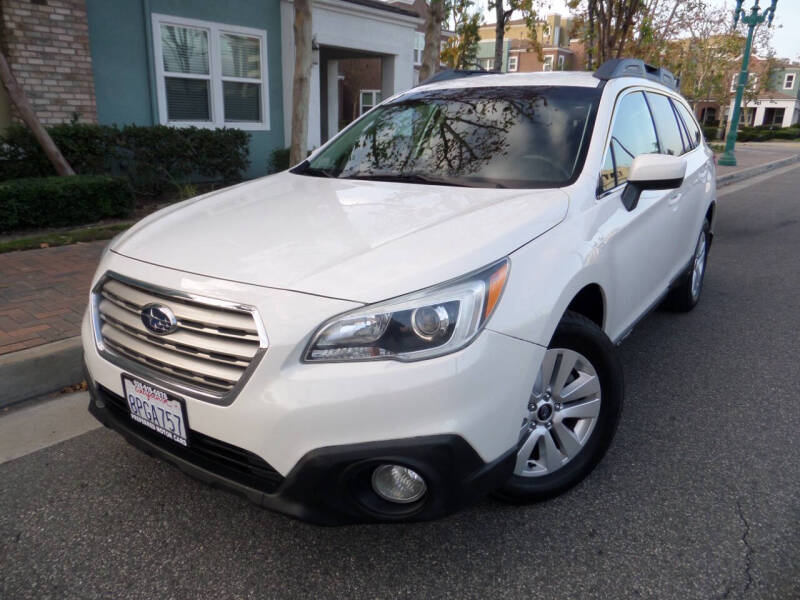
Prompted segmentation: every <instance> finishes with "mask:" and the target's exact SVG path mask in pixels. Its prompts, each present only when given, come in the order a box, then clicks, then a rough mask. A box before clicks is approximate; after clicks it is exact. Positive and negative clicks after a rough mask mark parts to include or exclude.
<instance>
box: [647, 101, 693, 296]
mask: <svg viewBox="0 0 800 600" xmlns="http://www.w3.org/2000/svg"><path fill="white" fill-rule="evenodd" d="M645 96H646V97H647V103H648V104H649V105H650V111H651V112H652V114H653V121H654V122H655V125H656V132H657V133H658V140H659V143H660V150H661V153H662V154H670V155H673V156H683V157H684V158H685V159H686V163H687V164H686V176H685V178H684V180H683V184H682V185H681V187H680V188H678V189H675V190H670V191H669V193H668V194H667V204H668V206H669V208H670V211H671V227H672V229H673V232H674V237H673V238H672V240H671V243H670V245H669V247H668V248H665V252H668V253H669V255H670V257H671V261H670V263H671V264H670V265H669V267H668V270H667V272H668V274H669V279H670V281H671V280H672V279H674V278H675V277H677V276H678V275H679V274H680V272H681V270H682V269H683V268H684V267H685V266H686V264H687V263H688V261H689V259H690V257H691V255H692V252H693V251H694V245H695V242H696V241H697V235H698V234H699V232H700V229H699V227H697V228H695V227H694V225H693V224H692V221H693V216H692V215H694V214H695V213H696V212H697V206H698V205H699V204H700V203H701V202H702V187H703V184H702V181H701V179H703V178H704V176H705V175H704V160H703V159H704V158H705V155H704V154H703V155H702V157H701V156H700V155H701V154H702V153H701V152H694V149H695V148H696V143H695V144H693V143H692V140H691V139H690V138H689V133H688V130H687V129H686V127H685V126H684V123H683V121H682V119H681V118H680V117H679V116H678V114H677V109H676V107H675V105H674V103H673V101H672V99H671V98H670V97H668V96H666V95H665V94H661V93H658V92H654V91H648V92H646V93H645Z"/></svg>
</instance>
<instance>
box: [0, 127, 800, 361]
mask: <svg viewBox="0 0 800 600" xmlns="http://www.w3.org/2000/svg"><path fill="white" fill-rule="evenodd" d="M736 148H737V152H736V157H737V159H738V163H739V164H738V165H737V166H736V167H719V166H718V167H717V173H718V174H719V175H724V174H726V173H730V172H733V171H735V170H739V169H745V168H748V167H752V166H755V165H759V164H764V163H768V162H772V161H775V160H778V159H780V158H785V157H787V156H791V155H792V154H800V143H795V144H792V143H788V144H787V143H773V142H750V143H744V144H737V146H736ZM107 243H108V242H106V241H101V242H92V243H88V244H76V245H73V246H62V247H59V248H45V249H42V250H27V251H25V252H13V253H9V254H0V355H2V354H8V353H10V352H15V351H17V350H23V349H25V348H32V347H34V346H39V345H41V344H46V343H48V342H54V341H57V340H61V339H66V338H69V337H73V336H76V335H79V333H80V321H81V317H82V315H83V311H84V310H85V308H86V304H87V302H88V296H89V284H90V283H91V279H92V275H93V274H94V271H95V269H96V268H97V262H98V260H99V258H100V254H101V252H102V251H103V248H104V247H105V245H106V244H107Z"/></svg>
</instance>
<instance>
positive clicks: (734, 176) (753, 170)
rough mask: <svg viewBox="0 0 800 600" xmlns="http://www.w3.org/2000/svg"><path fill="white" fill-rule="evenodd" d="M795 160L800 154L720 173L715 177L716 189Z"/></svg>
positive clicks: (798, 159) (799, 159) (796, 160)
mask: <svg viewBox="0 0 800 600" xmlns="http://www.w3.org/2000/svg"><path fill="white" fill-rule="evenodd" d="M796 162H800V154H795V155H794V156H787V157H786V158H781V159H779V160H774V161H772V162H768V163H765V164H763V165H756V166H755V167H748V168H747V169H742V170H741V171H735V172H733V173H728V174H726V175H721V176H720V177H717V189H719V188H722V187H725V186H726V185H731V184H733V183H737V182H739V181H743V180H744V179H750V178H751V177H756V176H757V175H761V174H763V173H768V172H769V171H773V170H775V169H780V168H781V167H785V166H787V165H790V164H792V163H796Z"/></svg>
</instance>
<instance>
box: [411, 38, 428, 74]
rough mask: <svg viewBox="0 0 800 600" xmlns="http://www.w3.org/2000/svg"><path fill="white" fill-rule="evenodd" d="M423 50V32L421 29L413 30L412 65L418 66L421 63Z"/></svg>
mask: <svg viewBox="0 0 800 600" xmlns="http://www.w3.org/2000/svg"><path fill="white" fill-rule="evenodd" d="M424 52H425V34H424V33H422V32H421V31H415V32H414V52H413V55H414V56H413V59H414V66H416V67H419V66H420V65H421V64H422V54H423V53H424Z"/></svg>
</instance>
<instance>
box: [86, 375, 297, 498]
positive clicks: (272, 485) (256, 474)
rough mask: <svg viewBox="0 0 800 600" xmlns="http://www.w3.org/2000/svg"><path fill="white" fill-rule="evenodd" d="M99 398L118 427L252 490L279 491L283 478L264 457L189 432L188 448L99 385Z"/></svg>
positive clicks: (192, 431) (197, 432)
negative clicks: (145, 421)
mask: <svg viewBox="0 0 800 600" xmlns="http://www.w3.org/2000/svg"><path fill="white" fill-rule="evenodd" d="M99 392H100V397H101V399H102V400H103V402H104V403H105V405H106V408H107V409H108V411H109V413H110V416H111V417H112V418H113V419H114V421H115V422H116V424H117V426H118V427H121V428H123V429H127V430H130V431H132V432H134V433H136V435H138V436H139V437H142V438H144V439H146V440H147V441H149V442H151V443H153V444H155V445H157V446H158V447H160V448H163V449H164V450H166V451H168V452H169V453H170V454H173V455H175V456H178V457H179V458H182V459H183V460H186V461H189V462H190V463H192V464H194V465H197V466H199V467H202V468H204V469H206V470H207V471H211V472H212V473H214V474H216V475H219V476H221V477H225V478H226V479H230V480H232V481H235V482H237V483H241V484H242V485H246V486H247V487H249V488H253V489H256V490H259V491H262V492H266V493H268V494H271V493H273V492H274V491H275V490H277V489H278V487H279V486H280V484H281V483H282V482H283V476H282V475H281V474H280V473H278V472H277V471H276V470H275V469H274V468H273V467H271V466H270V465H269V463H267V462H266V461H265V460H264V459H263V458H261V457H260V456H258V455H256V454H253V453H252V452H249V451H247V450H244V449H242V448H239V447H237V446H234V445H232V444H228V443H227V442H223V441H221V440H217V439H214V438H212V437H209V436H207V435H204V434H202V433H200V432H199V431H194V430H193V429H190V430H189V432H188V436H189V446H188V447H186V446H182V445H180V444H177V443H176V442H173V441H172V440H169V439H167V438H165V437H164V436H163V435H160V434H158V433H156V432H155V431H153V430H152V429H150V428H149V427H146V426H145V425H142V424H140V423H137V422H135V421H133V420H131V418H130V413H129V411H128V405H127V404H126V403H125V400H123V399H122V397H120V396H118V395H116V394H115V393H113V392H111V391H110V390H107V389H106V388H104V387H101V386H99Z"/></svg>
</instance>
